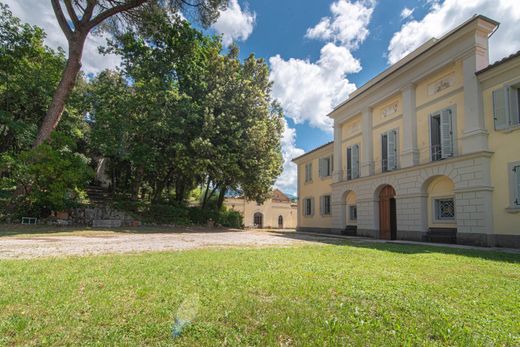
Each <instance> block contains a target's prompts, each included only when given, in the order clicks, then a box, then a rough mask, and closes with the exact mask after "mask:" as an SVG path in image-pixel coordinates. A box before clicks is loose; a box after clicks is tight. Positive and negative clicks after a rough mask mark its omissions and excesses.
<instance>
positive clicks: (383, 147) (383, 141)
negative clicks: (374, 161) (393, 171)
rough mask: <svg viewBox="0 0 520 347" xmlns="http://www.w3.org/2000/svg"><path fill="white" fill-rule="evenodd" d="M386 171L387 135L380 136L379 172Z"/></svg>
mask: <svg viewBox="0 0 520 347" xmlns="http://www.w3.org/2000/svg"><path fill="white" fill-rule="evenodd" d="M387 170H388V133H384V134H382V135H381V171H382V172H385V171H387Z"/></svg>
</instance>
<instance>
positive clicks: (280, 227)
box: [278, 216, 283, 229]
mask: <svg viewBox="0 0 520 347" xmlns="http://www.w3.org/2000/svg"><path fill="white" fill-rule="evenodd" d="M278 228H279V229H283V217H282V216H278Z"/></svg>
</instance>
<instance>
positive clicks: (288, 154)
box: [274, 119, 305, 195]
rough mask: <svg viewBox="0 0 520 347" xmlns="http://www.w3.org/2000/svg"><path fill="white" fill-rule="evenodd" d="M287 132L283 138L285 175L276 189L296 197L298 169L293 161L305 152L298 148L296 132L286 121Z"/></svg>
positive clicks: (279, 179)
mask: <svg viewBox="0 0 520 347" xmlns="http://www.w3.org/2000/svg"><path fill="white" fill-rule="evenodd" d="M284 123H285V130H284V132H283V136H282V141H281V142H282V155H283V173H282V174H281V175H280V176H279V177H278V179H277V180H276V183H275V185H274V186H275V187H276V188H278V189H280V190H281V191H283V192H284V193H287V194H291V195H296V194H297V192H296V183H297V181H298V174H297V167H296V164H295V163H293V162H292V160H293V159H294V158H296V157H298V156H300V155H302V154H303V153H305V151H304V150H303V149H301V148H297V147H296V130H295V129H293V128H290V127H289V124H287V121H286V120H285V119H284Z"/></svg>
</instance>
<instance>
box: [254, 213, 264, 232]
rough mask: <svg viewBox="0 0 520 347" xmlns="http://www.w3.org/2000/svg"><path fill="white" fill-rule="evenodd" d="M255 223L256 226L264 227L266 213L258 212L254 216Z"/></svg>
mask: <svg viewBox="0 0 520 347" xmlns="http://www.w3.org/2000/svg"><path fill="white" fill-rule="evenodd" d="M253 223H254V224H255V228H260V229H261V228H263V227H264V215H263V214H261V213H260V212H256V213H255V214H254V216H253Z"/></svg>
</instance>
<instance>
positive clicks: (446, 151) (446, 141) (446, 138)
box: [441, 108, 453, 159]
mask: <svg viewBox="0 0 520 347" xmlns="http://www.w3.org/2000/svg"><path fill="white" fill-rule="evenodd" d="M451 113H452V111H451V109H449V108H448V109H446V110H443V111H442V112H441V157H442V158H443V159H445V158H448V157H451V156H453V128H452V115H451Z"/></svg>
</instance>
